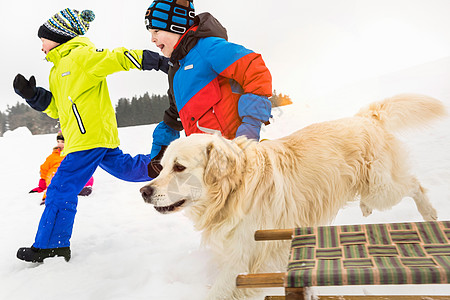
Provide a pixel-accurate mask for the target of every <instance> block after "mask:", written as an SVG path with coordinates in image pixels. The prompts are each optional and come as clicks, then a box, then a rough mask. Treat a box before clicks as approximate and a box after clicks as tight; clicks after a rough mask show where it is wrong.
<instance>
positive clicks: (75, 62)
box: [44, 37, 143, 154]
mask: <svg viewBox="0 0 450 300" xmlns="http://www.w3.org/2000/svg"><path fill="white" fill-rule="evenodd" d="M142 53H143V51H142V50H128V49H126V48H123V47H121V48H116V49H114V50H112V51H110V50H107V49H96V48H95V46H94V44H93V43H92V42H91V41H90V40H89V39H88V38H87V37H75V38H73V39H71V40H70V41H68V42H66V43H64V44H61V45H59V46H58V47H56V48H53V49H52V50H50V52H49V53H48V54H47V57H46V59H47V60H48V61H50V62H52V63H53V65H54V66H53V67H52V69H51V71H50V79H49V80H50V91H51V93H52V99H51V102H50V105H49V106H48V107H47V108H46V109H45V111H44V112H45V113H46V114H47V115H49V116H50V117H51V118H54V119H57V118H59V121H60V125H61V130H62V132H63V134H64V137H65V142H66V145H65V149H64V150H65V153H66V154H69V153H71V152H75V151H82V150H88V149H93V148H116V147H118V146H119V144H120V142H119V136H118V131H117V121H116V116H115V112H114V108H113V105H112V103H111V99H110V97H109V92H108V86H107V84H106V76H107V75H109V74H112V73H115V72H118V71H128V70H130V69H142V67H141V62H142Z"/></svg>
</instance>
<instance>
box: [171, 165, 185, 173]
mask: <svg viewBox="0 0 450 300" xmlns="http://www.w3.org/2000/svg"><path fill="white" fill-rule="evenodd" d="M184 170H186V167H185V166H183V165H180V164H175V165H174V166H173V171H174V172H183V171H184Z"/></svg>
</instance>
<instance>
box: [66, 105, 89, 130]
mask: <svg viewBox="0 0 450 300" xmlns="http://www.w3.org/2000/svg"><path fill="white" fill-rule="evenodd" d="M69 100H70V102H72V111H73V113H74V115H75V118H76V119H77V123H78V128H79V129H80V132H81V134H85V133H86V128H84V125H83V120H82V119H81V116H80V113H79V112H78V109H77V106H76V105H75V103H73V101H72V98H70V96H69Z"/></svg>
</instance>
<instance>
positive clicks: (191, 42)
mask: <svg viewBox="0 0 450 300" xmlns="http://www.w3.org/2000/svg"><path fill="white" fill-rule="evenodd" d="M206 37H219V38H223V39H225V40H228V35H227V30H226V29H225V27H223V26H222V24H220V22H219V21H218V20H217V19H216V18H214V17H213V16H212V15H211V14H210V13H201V14H199V15H197V16H195V19H194V25H193V26H192V27H191V28H189V30H188V31H186V33H184V34H183V35H182V36H181V38H180V40H179V41H178V43H177V44H176V45H175V47H174V50H173V52H172V56H171V57H170V62H171V63H172V64H175V63H176V62H178V61H180V60H181V59H182V58H184V57H185V56H186V55H187V54H188V53H189V51H191V49H192V48H194V46H195V45H196V44H197V42H198V40H199V39H201V38H206Z"/></svg>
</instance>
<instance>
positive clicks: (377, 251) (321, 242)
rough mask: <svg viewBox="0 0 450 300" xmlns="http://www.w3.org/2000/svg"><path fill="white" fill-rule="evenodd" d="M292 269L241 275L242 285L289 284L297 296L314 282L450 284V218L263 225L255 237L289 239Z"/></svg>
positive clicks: (434, 299)
mask: <svg viewBox="0 0 450 300" xmlns="http://www.w3.org/2000/svg"><path fill="white" fill-rule="evenodd" d="M290 239H292V242H291V253H290V258H289V264H288V267H287V272H284V270H283V271H282V272H277V273H258V274H240V275H238V276H237V278H236V286H237V287H238V288H264V287H284V290H285V296H282V297H278V296H267V297H266V298H265V299H266V300H267V299H286V300H294V299H295V300H298V299H305V297H307V296H306V295H307V290H308V289H309V288H310V287H312V286H344V285H390V284H397V285H398V284H450V221H441V222H417V223H391V224H368V225H346V226H323V227H304V228H295V229H274V230H258V231H256V232H255V240H257V241H270V240H290ZM318 298H319V299H325V300H336V299H351V300H356V299H363V298H364V299H369V300H381V299H397V300H399V299H401V300H404V299H411V300H412V299H414V300H416V299H417V300H419V299H422V300H423V299H428V300H438V299H439V300H443V299H445V300H449V299H450V296H420V295H408V296H406V295H404V296H393V295H389V296H372V297H369V296H342V295H340V296H338V297H334V296H328V297H327V296H320V297H318Z"/></svg>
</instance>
